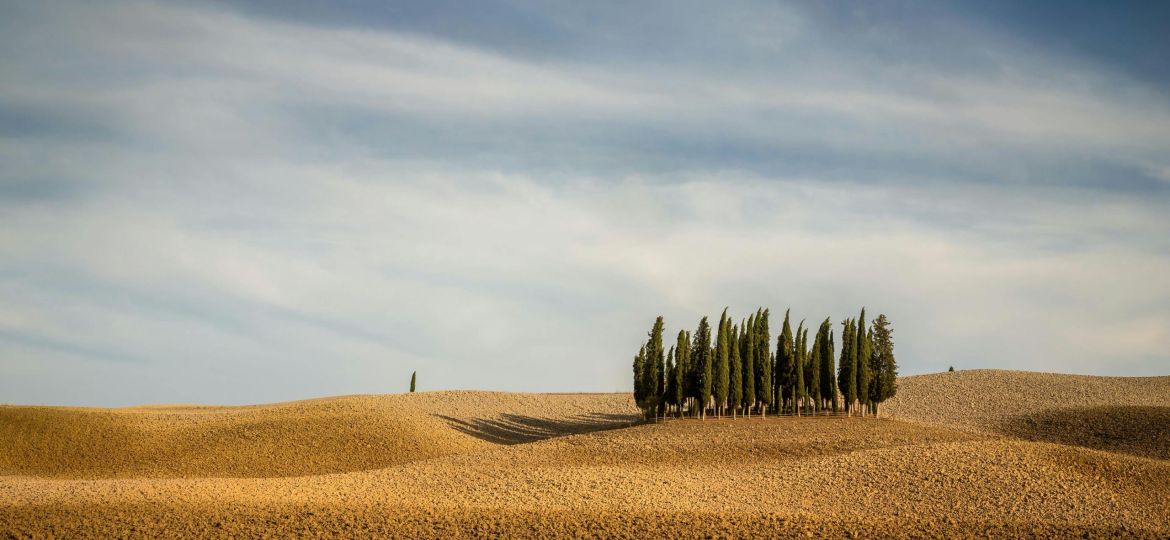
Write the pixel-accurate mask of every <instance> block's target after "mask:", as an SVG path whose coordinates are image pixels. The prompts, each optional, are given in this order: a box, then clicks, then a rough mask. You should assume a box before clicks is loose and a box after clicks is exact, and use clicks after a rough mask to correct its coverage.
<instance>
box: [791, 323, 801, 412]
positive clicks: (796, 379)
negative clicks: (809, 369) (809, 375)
mask: <svg viewBox="0 0 1170 540" xmlns="http://www.w3.org/2000/svg"><path fill="white" fill-rule="evenodd" d="M802 334H804V321H803V320H801V321H800V325H798V326H797V327H796V343H794V344H793V350H792V374H791V375H790V377H792V381H793V382H792V408H793V411H794V414H796V416H800V408H801V405H802V402H803V401H804V338H803V337H802Z"/></svg>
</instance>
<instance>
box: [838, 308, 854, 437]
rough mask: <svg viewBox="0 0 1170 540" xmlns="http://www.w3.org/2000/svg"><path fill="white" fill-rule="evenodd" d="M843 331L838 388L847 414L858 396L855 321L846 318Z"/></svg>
mask: <svg viewBox="0 0 1170 540" xmlns="http://www.w3.org/2000/svg"><path fill="white" fill-rule="evenodd" d="M841 324H842V326H844V327H845V328H844V330H842V331H841V361H840V366H839V367H838V370H837V389H838V390H840V391H841V401H842V402H843V403H844V404H845V414H847V415H848V414H849V413H850V412H851V411H852V405H853V400H854V399H856V398H857V373H856V371H857V370H856V369H855V363H856V361H857V358H855V357H854V353H853V338H854V337H855V334H854V333H853V321H852V320H851V319H845V320H844V321H843V322H842V323H841Z"/></svg>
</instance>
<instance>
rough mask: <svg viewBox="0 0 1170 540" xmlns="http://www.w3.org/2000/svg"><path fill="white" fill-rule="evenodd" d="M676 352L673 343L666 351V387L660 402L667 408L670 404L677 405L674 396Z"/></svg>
mask: <svg viewBox="0 0 1170 540" xmlns="http://www.w3.org/2000/svg"><path fill="white" fill-rule="evenodd" d="M677 358H678V353H676V352H675V350H674V345H671V346H670V352H668V353H666V389H665V391H664V392H663V393H662V404H663V405H664V406H666V407H667V408H669V407H670V406H677V405H678V403H677V402H676V401H675V396H676V395H677V394H678V386H679V385H678V369H677V368H676V367H675V362H677V361H678V360H677Z"/></svg>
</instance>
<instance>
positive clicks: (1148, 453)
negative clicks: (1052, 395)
mask: <svg viewBox="0 0 1170 540" xmlns="http://www.w3.org/2000/svg"><path fill="white" fill-rule="evenodd" d="M999 427H1000V431H1002V432H1003V433H1005V434H1007V435H1011V436H1014V437H1019V438H1021V439H1027V440H1033V441H1043V442H1053V443H1059V444H1067V445H1072V446H1082V447H1085V448H1092V449H1095V450H1105V451H1108V452H1117V453H1122V454H1130V455H1134V456H1141V457H1148V458H1155V459H1170V407H1137V406H1133V407H1113V406H1101V407H1082V408H1070V409H1052V410H1048V411H1043V412H1041V413H1037V414H1029V415H1021V416H1016V417H1014V418H1010V419H1008V420H1006V421H1004V422H1003V423H1002V424H1001V425H1000V426H999Z"/></svg>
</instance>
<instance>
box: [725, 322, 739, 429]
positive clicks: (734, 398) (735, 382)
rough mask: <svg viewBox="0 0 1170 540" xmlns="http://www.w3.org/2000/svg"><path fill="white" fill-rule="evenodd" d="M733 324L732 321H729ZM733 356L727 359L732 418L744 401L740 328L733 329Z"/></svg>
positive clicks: (729, 401) (729, 402)
mask: <svg viewBox="0 0 1170 540" xmlns="http://www.w3.org/2000/svg"><path fill="white" fill-rule="evenodd" d="M727 324H731V321H727ZM730 341H731V356H730V357H729V358H728V359H727V372H728V373H727V379H728V380H727V386H728V396H727V401H728V405H729V406H730V407H731V416H732V418H734V417H735V410H736V409H738V408H739V404H740V403H741V402H742V401H743V358H742V357H741V356H740V354H739V327H738V326H733V327H732V329H731V338H730Z"/></svg>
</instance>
